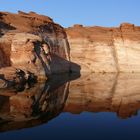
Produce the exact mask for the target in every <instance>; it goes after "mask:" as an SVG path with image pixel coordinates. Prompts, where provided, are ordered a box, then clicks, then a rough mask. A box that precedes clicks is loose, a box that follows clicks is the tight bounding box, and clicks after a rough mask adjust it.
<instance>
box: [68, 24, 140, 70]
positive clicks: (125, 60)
mask: <svg viewBox="0 0 140 140" xmlns="http://www.w3.org/2000/svg"><path fill="white" fill-rule="evenodd" d="M66 32H67V35H68V40H69V44H70V50H71V53H70V56H71V61H73V62H75V63H78V64H79V65H80V66H81V72H140V63H139V61H140V53H139V51H140V41H139V40H140V27H136V26H134V24H129V23H123V24H121V25H120V27H119V28H105V27H98V26H95V27H82V26H81V25H75V26H74V27H70V28H67V29H66ZM73 70H74V68H73ZM75 71H76V70H75Z"/></svg>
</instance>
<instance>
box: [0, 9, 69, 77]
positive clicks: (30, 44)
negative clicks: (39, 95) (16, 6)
mask: <svg viewBox="0 0 140 140" xmlns="http://www.w3.org/2000/svg"><path fill="white" fill-rule="evenodd" d="M43 44H46V46H47V48H48V51H47V49H44V48H43V47H42V45H43ZM69 51H70V50H69V44H68V41H67V36H66V33H65V31H64V29H63V28H62V27H61V26H60V25H58V24H56V23H54V22H53V20H52V19H51V18H49V17H47V16H43V15H38V14H36V13H34V12H30V13H24V12H22V11H19V12H18V14H12V13H8V12H0V74H4V76H5V77H9V78H10V75H13V71H14V69H21V70H23V71H24V72H25V73H27V71H30V72H31V73H34V74H35V75H36V76H38V77H39V78H44V79H46V78H45V77H48V76H49V75H50V74H54V73H64V72H69V71H70V62H69V60H70V58H69V55H70V52H69ZM10 69H11V73H10ZM10 79H11V78H10Z"/></svg>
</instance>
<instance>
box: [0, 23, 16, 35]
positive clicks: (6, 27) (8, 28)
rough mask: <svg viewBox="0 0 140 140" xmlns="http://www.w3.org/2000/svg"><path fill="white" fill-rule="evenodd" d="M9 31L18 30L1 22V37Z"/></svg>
mask: <svg viewBox="0 0 140 140" xmlns="http://www.w3.org/2000/svg"><path fill="white" fill-rule="evenodd" d="M9 30H16V28H15V27H13V26H11V25H9V24H6V23H4V22H3V21H0V37H1V36H3V35H4V34H5V33H6V32H8V31H9Z"/></svg>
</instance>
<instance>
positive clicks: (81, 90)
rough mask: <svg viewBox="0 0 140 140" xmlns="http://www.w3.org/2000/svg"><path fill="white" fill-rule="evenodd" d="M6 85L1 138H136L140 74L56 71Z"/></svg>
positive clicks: (0, 105) (0, 97) (0, 98)
mask: <svg viewBox="0 0 140 140" xmlns="http://www.w3.org/2000/svg"><path fill="white" fill-rule="evenodd" d="M22 89H23V90H22V91H20V92H19V91H17V89H1V90H0V139H5V140H10V139H11V138H12V140H19V139H21V140H25V139H27V140H30V139H36V140H38V139H101V140H102V139H103V140H104V139H113V140H114V139H116V140H118V139H119V140H120V139H123V140H124V139H136V138H139V136H140V133H139V130H140V115H139V109H140V74H129V73H127V74H94V73H93V74H83V75H81V77H79V75H77V74H73V75H55V76H54V77H53V78H52V79H50V80H49V81H46V82H43V83H38V84H36V85H34V86H32V87H30V88H29V87H24V88H22Z"/></svg>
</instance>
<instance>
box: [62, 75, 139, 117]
mask: <svg viewBox="0 0 140 140" xmlns="http://www.w3.org/2000/svg"><path fill="white" fill-rule="evenodd" d="M139 85H140V74H85V75H82V76H81V77H80V78H79V79H77V80H75V81H72V82H71V83H70V87H69V96H68V99H67V101H66V105H65V109H64V112H65V111H66V112H71V113H74V114H79V113H82V112H84V111H88V112H95V113H96V112H115V113H116V114H117V115H118V116H119V117H120V118H124V119H126V118H128V117H132V116H133V115H137V112H138V110H139V109H140V87H139Z"/></svg>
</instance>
